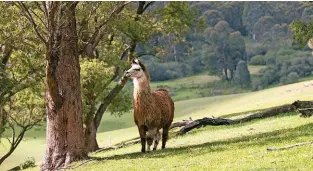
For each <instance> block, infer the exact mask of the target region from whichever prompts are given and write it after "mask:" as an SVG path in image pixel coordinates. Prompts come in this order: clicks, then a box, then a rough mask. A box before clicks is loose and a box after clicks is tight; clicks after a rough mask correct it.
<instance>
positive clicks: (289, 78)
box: [279, 72, 299, 84]
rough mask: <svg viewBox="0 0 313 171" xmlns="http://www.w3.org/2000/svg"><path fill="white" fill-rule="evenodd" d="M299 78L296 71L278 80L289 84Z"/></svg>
mask: <svg viewBox="0 0 313 171" xmlns="http://www.w3.org/2000/svg"><path fill="white" fill-rule="evenodd" d="M298 79H299V74H298V73H297V72H290V73H289V74H288V75H287V76H283V77H281V78H280V80H279V82H280V83H281V84H291V83H295V82H297V81H298Z"/></svg>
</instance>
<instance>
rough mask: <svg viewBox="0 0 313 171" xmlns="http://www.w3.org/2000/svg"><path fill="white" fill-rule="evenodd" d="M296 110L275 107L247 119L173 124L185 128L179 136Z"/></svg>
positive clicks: (287, 106)
mask: <svg viewBox="0 0 313 171" xmlns="http://www.w3.org/2000/svg"><path fill="white" fill-rule="evenodd" d="M295 109H296V107H295V106H293V105H283V106H279V107H274V108H270V109H267V110H264V111H259V112H255V113H253V114H250V115H248V116H246V117H243V118H240V119H234V120H233V119H225V118H207V117H205V118H202V119H197V120H194V121H184V123H181V122H179V123H177V122H176V123H173V124H172V127H173V125H174V126H175V127H177V126H178V125H181V126H183V127H182V128H181V129H180V130H179V131H178V134H180V135H182V134H185V133H187V132H189V131H191V130H192V129H195V128H200V127H203V126H206V125H212V126H217V125H231V124H238V123H243V122H248V121H251V120H254V119H260V118H266V117H271V116H276V115H279V114H280V113H286V112H290V111H294V110H295Z"/></svg>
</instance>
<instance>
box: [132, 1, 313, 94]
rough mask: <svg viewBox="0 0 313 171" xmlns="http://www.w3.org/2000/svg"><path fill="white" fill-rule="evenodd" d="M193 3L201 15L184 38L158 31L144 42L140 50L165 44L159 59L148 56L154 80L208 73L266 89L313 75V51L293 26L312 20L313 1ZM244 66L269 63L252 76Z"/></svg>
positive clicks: (256, 88) (141, 51)
mask: <svg viewBox="0 0 313 171" xmlns="http://www.w3.org/2000/svg"><path fill="white" fill-rule="evenodd" d="M190 7H191V8H192V9H195V10H196V11H197V14H196V17H195V20H194V23H193V27H192V28H191V29H190V31H188V32H187V33H186V34H185V35H183V37H182V38H181V40H175V39H174V38H173V37H172V36H161V37H157V36H156V37H155V38H153V39H152V40H150V41H149V43H147V44H142V45H141V46H138V48H137V52H138V53H143V54H145V53H147V52H150V51H151V48H149V47H150V46H153V47H154V48H155V47H159V48H160V49H162V51H161V52H158V53H156V54H155V56H156V57H157V58H151V57H149V56H143V57H142V59H143V60H144V62H145V63H147V64H148V68H149V69H150V72H151V79H152V81H163V80H168V79H174V78H180V77H185V76H189V75H193V74H197V73H203V72H205V73H208V74H209V75H216V76H219V77H220V78H222V79H223V80H227V81H230V82H233V81H234V83H237V85H246V86H250V85H251V88H252V89H253V90H260V89H264V88H266V87H268V86H271V85H275V84H288V83H293V82H296V81H297V80H298V79H299V78H302V77H307V76H311V75H312V71H313V70H312V69H313V68H312V66H313V61H312V57H311V50H310V49H309V48H304V49H303V48H301V47H300V46H299V45H298V44H297V43H296V42H295V41H294V40H293V33H292V31H291V29H290V27H289V25H290V24H291V23H292V22H293V21H295V20H300V19H301V20H304V21H307V22H308V21H311V18H312V15H313V7H312V5H311V4H307V3H303V2H285V3H280V2H190ZM240 61H242V62H241V64H239V62H240ZM244 65H262V66H264V68H263V69H262V70H261V71H260V72H259V74H258V76H256V77H253V78H252V81H251V79H250V78H249V76H248V75H249V73H245V72H247V70H241V69H240V68H241V67H243V66H244ZM238 68H239V69H238ZM237 69H238V70H237ZM244 75H247V76H244ZM241 77H242V78H241ZM240 78H241V79H240Z"/></svg>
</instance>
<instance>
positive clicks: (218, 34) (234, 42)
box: [205, 21, 246, 80]
mask: <svg viewBox="0 0 313 171" xmlns="http://www.w3.org/2000/svg"><path fill="white" fill-rule="evenodd" d="M205 34H206V39H207V42H209V44H210V46H211V47H212V48H213V50H208V51H210V52H205V55H206V58H207V60H206V61H207V62H208V63H207V64H208V65H209V66H210V67H207V68H209V69H210V72H211V73H216V74H217V75H220V76H222V75H224V76H225V78H226V80H230V79H232V78H233V76H234V71H235V70H236V65H237V63H238V62H239V60H240V59H245V58H246V48H245V41H244V39H243V37H242V36H241V34H240V32H238V31H237V32H232V30H231V28H230V27H229V25H228V23H227V22H226V21H220V22H218V23H217V24H216V25H215V26H214V28H212V27H209V28H207V29H206V31H205ZM228 71H230V74H228ZM221 73H223V74H221Z"/></svg>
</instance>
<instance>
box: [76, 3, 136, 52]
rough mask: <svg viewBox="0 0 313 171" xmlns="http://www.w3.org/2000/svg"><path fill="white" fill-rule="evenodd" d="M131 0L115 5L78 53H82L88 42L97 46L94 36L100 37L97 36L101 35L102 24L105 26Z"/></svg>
mask: <svg viewBox="0 0 313 171" xmlns="http://www.w3.org/2000/svg"><path fill="white" fill-rule="evenodd" d="M130 2H131V1H128V2H124V3H123V4H122V5H120V6H118V7H115V8H114V9H113V11H112V12H111V14H110V15H109V18H108V19H106V20H105V21H104V22H103V23H102V24H100V25H99V26H98V27H96V29H95V31H94V33H93V34H92V36H91V37H90V39H89V40H88V41H87V43H86V44H85V45H84V46H83V48H82V49H81V50H80V54H82V53H83V52H84V51H85V48H86V47H87V45H88V44H91V45H92V46H93V47H96V46H97V43H99V42H98V41H97V42H96V41H95V40H96V38H97V39H100V38H101V37H102V36H100V37H99V35H101V33H102V32H101V29H102V27H103V26H105V25H106V24H107V23H108V22H109V21H111V20H112V19H113V18H114V17H115V16H117V15H118V14H119V13H120V12H122V10H123V9H124V7H125V6H126V5H127V4H129V3H130Z"/></svg>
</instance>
